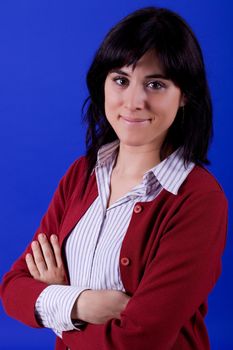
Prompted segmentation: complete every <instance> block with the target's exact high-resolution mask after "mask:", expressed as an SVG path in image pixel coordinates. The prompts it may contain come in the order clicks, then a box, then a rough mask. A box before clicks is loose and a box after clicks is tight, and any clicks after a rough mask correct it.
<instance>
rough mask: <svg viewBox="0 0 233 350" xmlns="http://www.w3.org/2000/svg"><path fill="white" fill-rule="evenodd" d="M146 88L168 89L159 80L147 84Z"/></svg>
mask: <svg viewBox="0 0 233 350" xmlns="http://www.w3.org/2000/svg"><path fill="white" fill-rule="evenodd" d="M146 86H147V87H149V88H150V89H152V90H161V89H163V88H165V87H166V86H165V84H164V83H162V82H161V81H158V80H155V81H150V82H148V83H147V84H146Z"/></svg>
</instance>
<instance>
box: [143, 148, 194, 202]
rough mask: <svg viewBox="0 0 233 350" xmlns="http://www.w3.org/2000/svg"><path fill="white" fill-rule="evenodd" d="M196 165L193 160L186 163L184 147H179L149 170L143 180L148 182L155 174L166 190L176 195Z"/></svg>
mask: <svg viewBox="0 0 233 350" xmlns="http://www.w3.org/2000/svg"><path fill="white" fill-rule="evenodd" d="M194 166H195V164H194V163H192V162H189V163H188V164H187V165H185V164H184V159H183V148H182V147H179V148H178V149H177V150H176V151H174V152H173V153H172V154H170V155H169V156H168V157H167V158H165V159H164V160H163V161H162V162H160V163H159V164H157V165H156V166H155V167H153V168H152V169H150V170H148V171H147V172H146V173H145V175H144V176H143V180H144V181H145V182H147V181H149V178H150V177H151V176H153V175H154V176H155V177H156V179H157V180H158V181H159V183H160V184H161V186H162V187H163V188H164V189H165V190H167V191H169V192H171V193H173V194H174V195H176V194H177V193H178V191H179V188H180V186H181V185H182V183H183V182H184V180H185V179H186V177H187V176H188V174H189V173H190V172H191V170H192V169H193V167H194Z"/></svg>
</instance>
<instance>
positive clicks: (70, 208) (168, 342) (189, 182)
mask: <svg viewBox="0 0 233 350" xmlns="http://www.w3.org/2000/svg"><path fill="white" fill-rule="evenodd" d="M85 167H86V160H85V158H80V160H78V161H76V162H75V163H74V164H73V165H72V166H71V167H70V169H69V170H68V172H67V173H66V175H65V176H64V177H63V178H62V180H61V181H60V183H59V186H58V189H57V190H56V192H55V194H54V197H53V199H52V201H51V204H50V206H49V208H48V211H47V213H46V214H45V216H44V217H43V219H42V221H41V224H40V227H39V228H38V230H37V232H36V234H35V236H34V238H33V239H35V237H37V234H38V233H39V232H45V233H46V234H47V235H48V236H50V235H51V234H52V233H55V234H57V235H58V236H59V242H60V244H61V246H62V250H63V252H64V243H65V241H66V239H67V237H68V235H69V233H70V232H71V230H72V229H73V228H74V226H75V225H76V223H77V222H78V221H79V220H80V218H81V217H82V215H83V214H84V213H85V211H86V210H87V208H88V207H89V206H90V205H91V203H92V202H93V201H94V199H95V198H96V197H97V195H98V193H97V185H96V178H95V174H94V173H93V174H92V175H91V177H90V180H89V183H88V186H87V188H86V192H85V196H84V198H83V200H81V199H80V196H79V195H80V190H81V189H82V185H83V174H84V170H85ZM226 226H227V201H226V198H225V196H224V193H223V191H222V189H221V187H220V186H219V185H218V183H217V182H216V180H215V179H214V178H213V176H212V175H211V174H209V172H207V170H205V169H203V168H201V167H199V166H195V167H194V169H193V170H192V171H191V173H190V174H189V175H188V177H187V179H186V180H185V182H184V183H183V184H182V186H181V188H180V190H179V192H178V194H177V195H173V194H171V193H170V192H168V191H166V190H162V192H161V193H160V194H159V195H158V197H156V199H154V200H153V201H151V202H146V203H143V202H138V203H137V204H136V206H135V208H134V212H133V215H132V218H131V221H130V224H129V227H128V230H127V233H126V235H125V238H124V241H123V244H122V248H121V254H120V262H119V263H120V272H121V278H122V281H123V284H124V287H125V290H126V292H127V293H128V294H129V295H130V296H132V298H131V300H130V302H129V303H128V305H127V307H126V309H125V310H124V312H122V315H121V320H117V319H112V320H110V321H109V322H107V323H106V324H104V325H92V324H88V325H87V326H86V328H85V329H84V330H82V331H76V330H75V331H69V332H63V340H61V339H60V338H58V339H57V343H56V350H65V349H66V347H69V348H70V349H71V350H129V349H132V350H170V349H172V350H202V349H203V350H207V349H209V348H210V347H209V340H208V335H207V331H206V327H205V324H204V317H205V315H206V312H207V304H206V299H207V297H208V294H209V293H210V291H211V290H212V288H213V286H214V285H215V283H216V280H217V279H218V277H219V275H220V272H221V256H222V253H223V249H224V246H225V240H226ZM28 251H30V246H29V247H28V248H27V249H26V251H25V252H24V254H23V255H22V256H21V257H20V258H19V259H18V260H17V261H16V262H15V264H14V265H13V266H12V268H11V270H10V272H8V273H7V274H6V275H5V277H4V280H3V283H2V286H1V298H2V301H3V305H4V308H5V310H6V312H7V313H8V314H9V315H10V316H12V317H14V318H16V319H17V320H20V321H22V322H23V323H25V324H27V325H29V326H32V327H40V325H39V324H38V323H37V321H36V319H35V315H34V307H35V302H36V299H37V298H38V296H39V294H40V293H41V292H42V290H43V289H44V288H45V287H47V285H46V284H44V283H41V282H38V281H36V280H34V279H33V278H31V277H30V274H29V272H28V270H27V267H26V264H25V261H24V257H25V254H26V253H27V252H28Z"/></svg>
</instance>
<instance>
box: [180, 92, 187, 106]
mask: <svg viewBox="0 0 233 350" xmlns="http://www.w3.org/2000/svg"><path fill="white" fill-rule="evenodd" d="M186 103H187V97H186V96H185V94H182V96H181V99H180V107H184V106H185V105H186Z"/></svg>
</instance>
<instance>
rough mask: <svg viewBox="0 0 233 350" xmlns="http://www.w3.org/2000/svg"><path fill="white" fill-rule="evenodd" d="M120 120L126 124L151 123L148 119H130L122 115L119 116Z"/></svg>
mask: <svg viewBox="0 0 233 350" xmlns="http://www.w3.org/2000/svg"><path fill="white" fill-rule="evenodd" d="M120 119H122V120H123V121H124V122H126V123H127V124H146V123H150V122H151V119H150V118H148V119H141V118H130V117H125V116H123V115H120Z"/></svg>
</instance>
